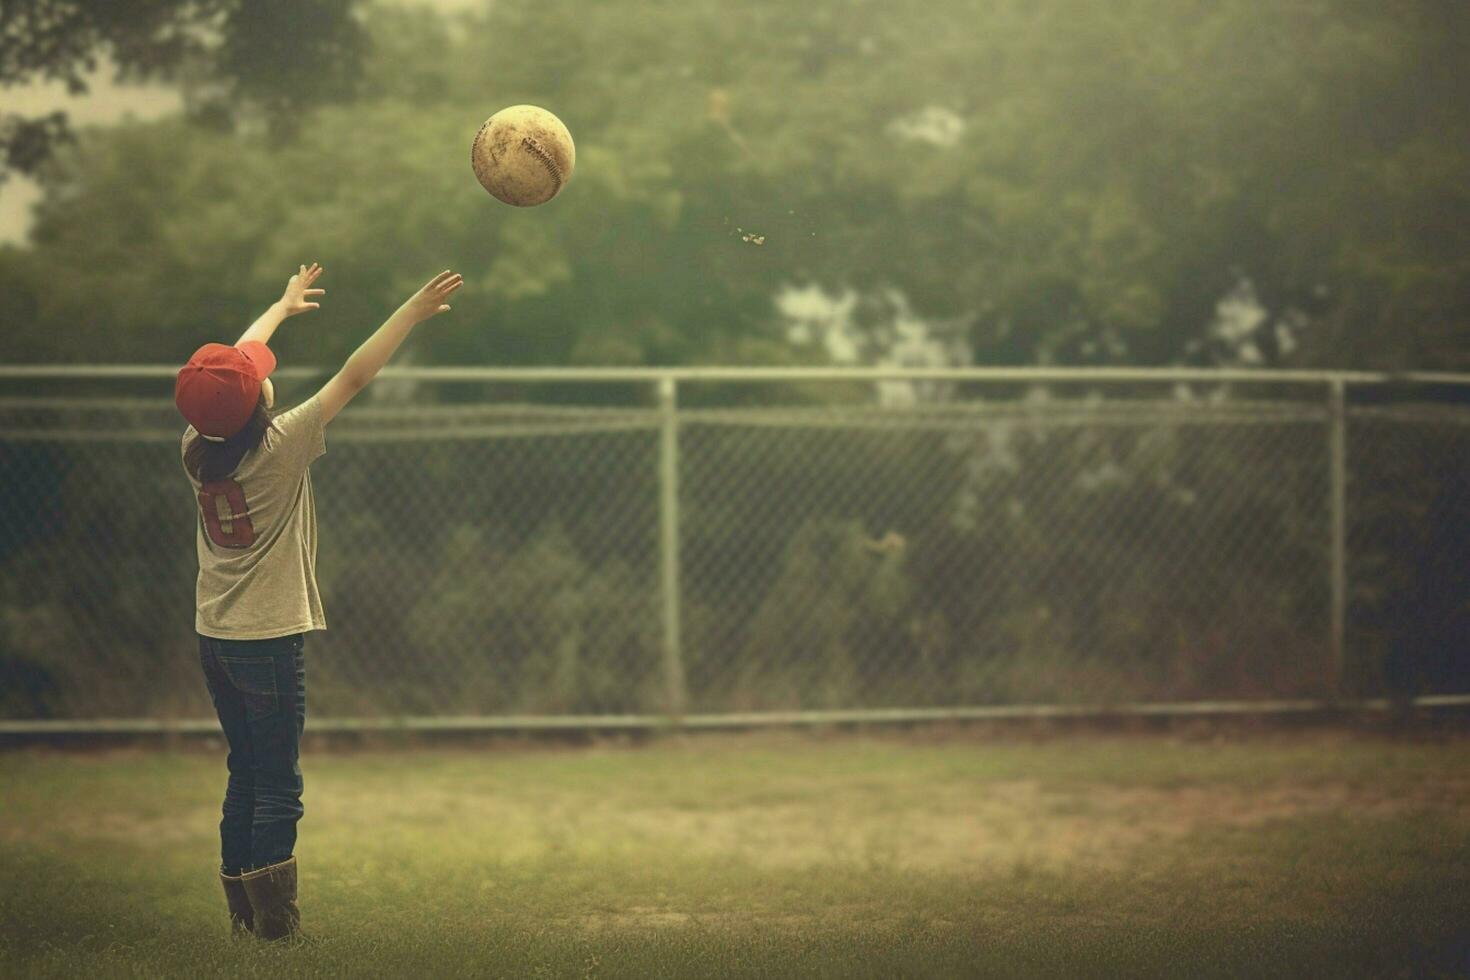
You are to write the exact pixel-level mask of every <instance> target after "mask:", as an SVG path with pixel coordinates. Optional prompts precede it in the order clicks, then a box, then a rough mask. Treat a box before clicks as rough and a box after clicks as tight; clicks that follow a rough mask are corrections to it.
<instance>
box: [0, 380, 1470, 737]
mask: <svg viewBox="0 0 1470 980" xmlns="http://www.w3.org/2000/svg"><path fill="white" fill-rule="evenodd" d="M897 374H898V376H896V377H887V378H883V377H881V376H877V375H874V374H873V373H872V372H867V373H864V372H845V373H844V372H840V371H820V372H808V373H805V374H803V373H801V372H791V371H788V372H769V373H761V372H757V371H748V372H729V373H728V375H729V376H728V377H727V378H724V379H721V378H720V375H719V374H718V373H713V374H712V373H710V372H699V371H697V370H691V371H686V372H662V373H660V372H655V371H642V372H639V371H623V372H615V371H610V372H600V373H599V372H582V373H576V372H552V371H542V372H522V373H516V372H512V371H497V372H474V371H463V372H457V373H453V372H435V371H433V370H427V369H419V370H415V369H402V370H399V371H396V372H390V373H389V377H388V378H385V381H384V382H382V383H380V385H379V386H377V387H375V389H372V390H370V392H369V394H375V395H376V397H374V398H367V397H365V398H364V399H363V400H362V401H361V402H360V403H358V404H355V405H354V406H353V407H352V408H350V409H349V410H348V411H347V412H346V413H344V415H343V416H342V418H341V419H339V420H338V421H337V422H335V423H333V425H332V427H331V429H330V430H329V432H328V440H327V441H328V454H327V455H326V456H325V457H323V459H321V460H320V461H319V462H318V463H316V464H315V465H314V467H313V480H314V485H315V488H316V494H317V507H318V517H319V522H320V527H321V535H320V540H321V544H320V553H319V562H318V565H319V577H320V582H321V586H322V590H323V597H324V602H325V605H326V609H327V618H328V624H329V630H328V631H327V632H326V633H324V634H316V635H313V636H312V637H310V638H309V640H308V644H307V650H308V665H309V666H308V674H309V677H310V691H311V695H310V696H311V712H312V714H313V716H314V717H315V718H317V719H321V718H324V717H325V718H336V719H400V718H405V717H408V718H416V719H430V720H432V719H438V720H440V721H444V722H446V723H447V722H448V721H449V720H452V719H460V720H464V719H471V720H473V719H496V718H501V719H504V718H507V717H515V718H520V719H531V720H534V719H542V720H546V719H562V720H564V721H566V722H567V723H571V724H575V723H578V719H581V720H584V721H588V722H590V721H591V720H594V719H598V718H601V719H607V718H608V717H609V716H620V717H623V716H637V717H640V718H647V717H655V718H656V717H659V716H664V715H668V714H671V713H673V714H681V715H685V714H687V716H688V717H690V718H699V717H709V716H712V715H728V714H730V713H756V714H760V715H764V716H774V715H773V713H789V712H832V711H839V712H849V713H851V712H864V711H866V712H870V713H873V714H874V716H875V717H876V716H877V715H878V714H879V713H881V712H882V711H884V710H890V711H891V710H911V709H930V710H936V709H955V710H968V709H974V710H977V711H978V710H984V709H986V708H987V707H996V706H1031V705H1054V706H1068V705H1073V706H1076V705H1093V706H1096V705H1125V704H1127V705H1138V704H1152V703H1160V702H1167V703H1170V704H1177V703H1180V702H1188V703H1195V702H1220V701H1262V700H1264V701H1273V702H1286V701H1301V700H1305V701H1311V702H1319V701H1327V700H1332V699H1336V698H1349V699H1358V698H1370V697H1382V696H1385V695H1394V696H1399V695H1405V696H1407V695H1415V694H1438V695H1460V694H1465V693H1467V692H1470V642H1467V641H1466V638H1467V635H1470V634H1467V616H1466V614H1467V600H1470V585H1467V582H1470V549H1467V538H1470V535H1467V533H1466V528H1470V404H1467V402H1470V387H1467V386H1461V385H1455V384H1448V383H1444V384H1438V385H1432V386H1427V387H1426V386H1416V387H1413V388H1411V389H1404V390H1398V389H1391V386H1387V385H1383V384H1378V383H1363V384H1346V383H1345V382H1344V378H1343V377H1342V376H1327V375H1322V376H1310V377H1308V376H1303V375H1295V376H1282V379H1280V380H1278V379H1274V378H1270V377H1266V376H1263V375H1245V374H1241V375H1239V376H1237V377H1234V378H1231V377H1228V376H1220V377H1215V376H1211V375H1208V374H1206V373H1203V372H1189V373H1178V374H1169V373H1148V372H1132V373H1118V376H1116V377H1114V378H1111V379H1110V378H1108V377H1106V376H1096V377H1094V376H1091V375H1088V374H1087V373H1086V372H1058V373H1056V375H1055V376H1052V375H1048V374H1047V373H1045V372H1038V371H1028V372H1017V373H1013V374H1014V375H1016V376H1012V375H1008V374H1007V373H1006V372H1000V371H990V372H985V371H974V372H962V371H952V372H930V373H929V374H925V373H924V372H910V374H911V375H913V377H905V376H903V375H902V373H901V372H899V373H897ZM931 375H932V376H931ZM317 380H319V379H314V378H312V377H311V376H310V375H309V374H307V373H302V372H298V373H296V374H294V375H293V374H291V373H290V372H286V373H285V374H284V376H283V377H282V380H281V382H280V384H279V386H278V387H279V389H280V391H281V395H282V402H283V404H291V403H293V402H294V401H295V400H299V399H300V398H303V397H306V396H307V395H309V394H310V392H311V390H313V385H314V384H315V383H316V381H317ZM170 385H171V372H167V371H165V370H163V369H147V370H139V371H137V372H129V371H126V370H121V369H114V370H112V371H109V372H105V373H102V376H99V373H97V372H94V373H88V372H85V371H80V372H74V373H70V374H68V373H67V372H64V371H62V370H60V369H57V370H54V371H51V372H49V373H44V374H37V373H30V374H27V373H25V372H24V371H23V370H19V369H12V373H11V374H8V375H7V374H3V373H0V479H3V481H4V486H5V494H4V497H3V501H0V719H4V720H8V721H10V722H15V723H20V722H27V721H34V720H50V721H52V722H77V723H79V724H81V723H86V722H95V721H97V720H98V719H147V720H177V719H207V718H209V717H210V707H209V704H208V699H207V696H206V694H205V692H204V688H203V683H202V681H201V679H200V676H199V670H198V666H197V662H196V658H197V649H196V641H195V638H194V635H193V632H192V624H193V599H194V593H193V583H194V575H195V571H196V568H195V559H194V534H195V522H196V520H197V516H196V514H195V509H194V503H193V498H192V495H191V493H190V491H189V488H188V485H187V484H186V482H185V481H184V478H183V475H182V471H181V469H180V463H179V439H180V435H181V431H182V423H181V422H180V421H179V420H178V418H177V415H176V413H175V412H174V409H173V405H172V401H171V399H170V398H169V397H168V396H169V393H170V391H171V388H170ZM1364 392H1368V393H1372V395H1373V397H1371V398H1367V399H1366V400H1365V399H1363V398H1361V397H1360V395H1361V393H1364ZM1384 393H1391V397H1384Z"/></svg>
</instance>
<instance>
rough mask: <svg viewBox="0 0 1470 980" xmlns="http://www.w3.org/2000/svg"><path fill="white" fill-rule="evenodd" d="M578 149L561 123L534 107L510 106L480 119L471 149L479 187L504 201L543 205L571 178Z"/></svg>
mask: <svg viewBox="0 0 1470 980" xmlns="http://www.w3.org/2000/svg"><path fill="white" fill-rule="evenodd" d="M576 162H577V148H576V146H574V145H573V143H572V134H571V133H570V132H568V131H567V127H566V126H565V125H563V124H562V121H561V120H560V119H558V118H556V116H555V115H553V114H552V113H550V112H547V111H546V110H545V109H542V108H541V107H540V106H534V105H513V106H510V107H509V108H506V109H501V110H500V111H499V112H497V113H496V114H495V115H493V116H491V117H490V118H489V119H486V120H485V125H483V126H481V127H480V131H479V132H478V133H476V134H475V142H474V145H473V146H472V147H471V148H470V163H471V164H472V165H473V166H474V168H475V178H476V179H477V180H479V182H480V185H481V186H482V187H484V188H485V190H487V191H489V192H490V193H491V194H493V195H494V196H495V197H497V198H499V199H500V200H502V201H504V202H505V203H506V204H513V205H515V206H516V207H518V208H527V207H531V206H533V205H536V204H545V203H546V202H547V201H549V200H551V199H552V198H553V197H556V195H558V194H560V193H561V189H562V188H563V187H565V186H566V185H567V182H568V181H570V180H571V179H572V169H573V167H575V166H576Z"/></svg>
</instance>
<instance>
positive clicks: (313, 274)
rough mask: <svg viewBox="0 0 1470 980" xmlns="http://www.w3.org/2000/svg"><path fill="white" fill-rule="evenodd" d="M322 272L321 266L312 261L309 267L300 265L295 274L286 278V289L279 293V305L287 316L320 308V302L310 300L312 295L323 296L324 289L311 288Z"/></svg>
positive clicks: (324, 293)
mask: <svg viewBox="0 0 1470 980" xmlns="http://www.w3.org/2000/svg"><path fill="white" fill-rule="evenodd" d="M321 274H322V267H321V266H319V265H317V264H316V263H315V262H313V263H312V264H311V265H310V266H309V267H308V266H304V265H303V266H301V267H300V269H299V271H298V272H297V273H296V275H294V276H292V277H291V278H290V279H288V280H286V291H285V292H284V293H282V294H281V299H280V304H279V305H280V307H281V310H282V311H283V312H284V313H285V314H286V315H287V316H295V315H296V314H298V313H305V312H306V311H307V310H316V309H320V308H321V304H320V303H314V302H311V297H313V296H325V295H326V292H327V291H326V290H325V289H311V288H310V286H311V284H312V283H314V282H316V281H317V278H318V277H319V276H320V275H321Z"/></svg>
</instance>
